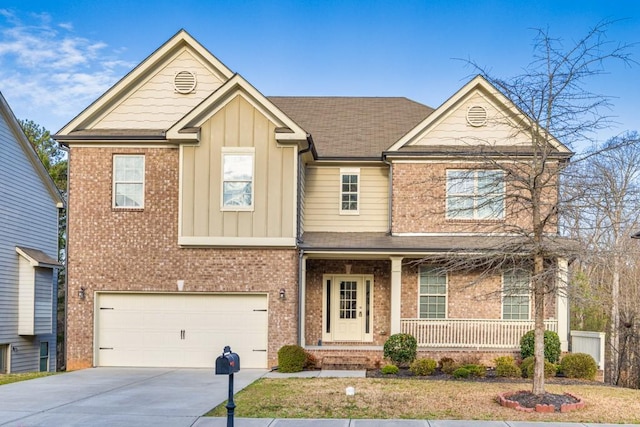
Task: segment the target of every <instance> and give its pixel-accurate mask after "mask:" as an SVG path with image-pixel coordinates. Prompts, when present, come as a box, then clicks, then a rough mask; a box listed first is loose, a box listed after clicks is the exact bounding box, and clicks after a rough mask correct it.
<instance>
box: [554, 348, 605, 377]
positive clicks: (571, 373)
mask: <svg viewBox="0 0 640 427" xmlns="http://www.w3.org/2000/svg"><path fill="white" fill-rule="evenodd" d="M560 368H561V369H562V373H563V374H564V375H565V376H566V377H567V378H584V379H587V380H593V379H595V377H596V372H598V365H597V364H596V361H595V360H594V359H593V357H591V356H590V355H588V354H585V353H572V354H567V355H566V356H565V357H563V358H562V360H561V361H560Z"/></svg>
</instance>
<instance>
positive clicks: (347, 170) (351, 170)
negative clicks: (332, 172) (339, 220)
mask: <svg viewBox="0 0 640 427" xmlns="http://www.w3.org/2000/svg"><path fill="white" fill-rule="evenodd" d="M345 175H356V176H357V177H358V189H357V191H356V198H357V204H358V209H356V210H348V209H342V194H343V193H342V177H343V176H345ZM361 183H362V181H361V180H360V168H340V182H339V183H338V185H339V187H338V194H339V198H338V211H339V212H340V215H360V201H361V200H360V186H361ZM349 194H351V193H349Z"/></svg>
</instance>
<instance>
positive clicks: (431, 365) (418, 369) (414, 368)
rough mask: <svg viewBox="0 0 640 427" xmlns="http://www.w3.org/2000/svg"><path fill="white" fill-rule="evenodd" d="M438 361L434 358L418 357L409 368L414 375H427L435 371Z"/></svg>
mask: <svg viewBox="0 0 640 427" xmlns="http://www.w3.org/2000/svg"><path fill="white" fill-rule="evenodd" d="M437 366H438V363H437V362H436V361H435V360H433V359H416V360H414V361H413V362H411V366H410V367H409V370H410V371H411V372H412V373H413V374H414V375H420V376H427V375H431V374H433V373H434V371H435V370H436V367H437Z"/></svg>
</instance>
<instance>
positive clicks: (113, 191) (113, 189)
mask: <svg viewBox="0 0 640 427" xmlns="http://www.w3.org/2000/svg"><path fill="white" fill-rule="evenodd" d="M118 157H142V182H141V184H142V204H141V205H140V206H116V184H138V181H131V182H129V181H117V182H116V158H118ZM112 162H113V165H112V180H111V181H112V182H111V194H112V197H111V207H112V208H113V209H124V210H131V209H136V210H141V209H144V206H145V201H146V200H145V199H146V197H145V190H146V186H147V185H146V175H147V173H146V168H147V159H146V157H145V155H144V154H114V155H113V159H112Z"/></svg>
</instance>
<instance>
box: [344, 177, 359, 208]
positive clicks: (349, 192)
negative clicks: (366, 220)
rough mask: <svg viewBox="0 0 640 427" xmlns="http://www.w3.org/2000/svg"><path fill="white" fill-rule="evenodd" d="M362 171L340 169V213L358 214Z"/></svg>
mask: <svg viewBox="0 0 640 427" xmlns="http://www.w3.org/2000/svg"><path fill="white" fill-rule="evenodd" d="M359 189H360V169H357V168H348V169H345V168H343V169H340V213H341V214H358V212H359V210H358V209H359V207H358V199H359V196H360V193H359Z"/></svg>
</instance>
